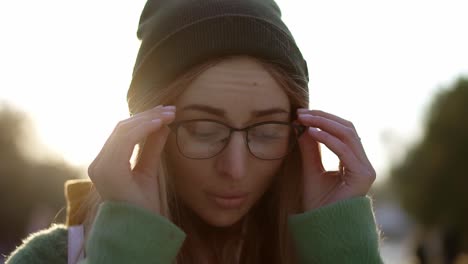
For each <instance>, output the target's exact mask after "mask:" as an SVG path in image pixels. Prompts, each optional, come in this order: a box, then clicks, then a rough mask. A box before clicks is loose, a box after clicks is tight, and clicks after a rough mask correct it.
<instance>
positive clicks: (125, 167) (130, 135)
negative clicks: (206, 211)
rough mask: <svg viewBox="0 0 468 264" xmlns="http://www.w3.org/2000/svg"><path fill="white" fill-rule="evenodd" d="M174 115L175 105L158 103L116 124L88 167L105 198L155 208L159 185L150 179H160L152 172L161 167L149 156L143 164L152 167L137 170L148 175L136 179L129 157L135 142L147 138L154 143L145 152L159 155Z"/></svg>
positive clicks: (156, 157) (150, 143)
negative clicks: (163, 105) (165, 105)
mask: <svg viewBox="0 0 468 264" xmlns="http://www.w3.org/2000/svg"><path fill="white" fill-rule="evenodd" d="M174 119H175V107H174V106H169V107H162V106H158V107H155V108H153V109H150V110H147V111H145V112H142V113H139V114H137V115H135V116H132V117H130V118H128V119H126V120H123V121H121V122H119V123H118V124H117V126H116V127H115V129H114V131H113V132H112V133H111V135H110V136H109V138H108V140H107V141H106V143H105V144H104V146H103V148H102V150H101V151H100V153H99V154H98V156H97V157H96V159H95V160H94V161H93V162H92V163H91V165H90V166H89V168H88V173H89V177H90V178H91V180H92V181H93V182H94V183H95V185H96V188H97V189H98V191H99V193H100V195H101V197H102V198H103V199H110V200H120V201H129V202H133V203H135V204H137V205H140V206H143V207H145V208H149V209H151V208H153V206H152V204H153V203H154V201H155V200H154V197H153V196H154V195H153V194H154V193H155V191H157V190H154V186H156V185H154V184H151V183H153V182H155V181H157V179H156V178H155V177H153V176H155V172H156V171H157V169H158V168H157V166H158V162H157V161H154V162H149V159H148V161H147V162H144V163H143V164H146V165H147V166H149V167H148V168H146V169H144V170H142V171H139V173H138V174H139V175H140V174H141V173H143V174H145V175H142V176H149V177H142V178H141V179H137V178H139V177H136V178H135V177H133V176H135V175H134V172H133V171H132V169H131V166H130V158H131V155H132V154H133V150H134V148H135V145H136V144H138V143H140V142H144V141H145V139H147V138H148V139H149V142H147V145H148V146H149V145H151V146H152V147H151V148H150V147H148V148H147V150H144V152H145V151H146V152H147V153H148V152H149V154H150V155H149V156H152V157H153V158H154V159H159V157H160V153H161V151H162V149H163V146H164V144H165V141H166V138H167V135H168V133H169V132H168V131H169V129H168V128H167V127H166V125H167V124H169V123H171V122H172V121H174ZM150 135H151V136H150ZM150 150H151V151H150ZM140 168H142V166H141V165H140ZM152 186H153V187H152ZM150 194H151V195H150ZM156 208H157V206H156Z"/></svg>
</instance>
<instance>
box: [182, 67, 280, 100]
mask: <svg viewBox="0 0 468 264" xmlns="http://www.w3.org/2000/svg"><path fill="white" fill-rule="evenodd" d="M177 104H178V105H187V104H207V105H215V106H219V107H223V108H226V107H228V108H246V107H255V108H267V107H272V106H276V107H285V108H286V109H288V108H289V100H288V98H287V95H286V93H285V91H284V89H283V88H282V87H281V86H280V85H279V83H278V82H276V80H275V79H274V78H273V77H272V76H271V75H270V73H269V72H268V71H267V70H266V69H265V68H264V67H263V66H262V65H261V64H260V63H258V62H257V61H255V60H253V59H249V58H233V59H228V60H224V61H222V62H220V63H218V64H216V65H214V66H212V67H210V68H209V69H207V70H206V71H204V72H203V73H202V74H200V75H199V76H198V77H197V78H196V79H195V80H194V81H193V82H192V83H191V84H190V85H189V86H188V87H187V89H186V90H185V91H184V93H183V94H182V95H181V97H180V98H179V100H178V102H177Z"/></svg>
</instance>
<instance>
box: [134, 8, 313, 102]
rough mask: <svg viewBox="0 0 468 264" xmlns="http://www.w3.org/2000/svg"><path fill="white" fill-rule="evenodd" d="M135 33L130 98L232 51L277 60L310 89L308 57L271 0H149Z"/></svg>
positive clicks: (165, 83) (163, 84)
mask: <svg viewBox="0 0 468 264" xmlns="http://www.w3.org/2000/svg"><path fill="white" fill-rule="evenodd" d="M137 36H138V38H139V39H140V40H141V46H140V49H139V52H138V56H137V58H136V62H135V67H134V70H133V77H132V81H131V84H130V88H129V91H128V94H127V101H128V103H129V104H131V103H132V100H138V98H141V97H146V96H147V95H149V94H150V92H151V89H155V87H164V86H166V85H168V84H169V83H171V82H172V81H173V80H174V79H176V78H177V76H179V75H180V74H182V73H183V72H185V71H187V70H189V69H190V68H191V67H193V66H195V65H197V64H199V63H202V62H205V61H207V60H209V59H213V58H218V57H222V56H230V55H249V56H252V57H257V58H260V59H264V60H267V61H269V62H272V63H274V64H277V65H279V66H281V67H282V68H283V69H284V70H285V71H286V72H287V73H289V74H290V75H291V76H292V77H293V79H294V80H295V81H296V82H297V83H298V84H299V85H301V86H302V87H304V89H307V83H308V72H307V64H306V61H305V60H304V58H303V57H302V54H301V52H300V50H299V48H298V47H297V45H296V42H295V41H294V38H293V36H292V34H291V32H290V31H289V29H288V28H287V27H286V25H285V24H284V23H283V21H282V20H281V11H280V9H279V7H278V6H277V4H276V3H275V2H274V1H273V0H148V1H147V2H146V5H145V7H144V9H143V12H142V13H141V17H140V22H139V26H138V32H137ZM133 103H135V102H133Z"/></svg>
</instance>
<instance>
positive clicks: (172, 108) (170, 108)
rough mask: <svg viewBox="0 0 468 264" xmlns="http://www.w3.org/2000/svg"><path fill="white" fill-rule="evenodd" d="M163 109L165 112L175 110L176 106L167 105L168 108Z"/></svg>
mask: <svg viewBox="0 0 468 264" xmlns="http://www.w3.org/2000/svg"><path fill="white" fill-rule="evenodd" d="M163 109H164V110H175V109H176V107H175V105H166V106H164V107H163Z"/></svg>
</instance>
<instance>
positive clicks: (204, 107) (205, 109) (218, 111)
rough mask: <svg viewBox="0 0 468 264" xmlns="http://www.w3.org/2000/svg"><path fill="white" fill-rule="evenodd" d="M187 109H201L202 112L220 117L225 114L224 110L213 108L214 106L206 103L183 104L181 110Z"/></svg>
mask: <svg viewBox="0 0 468 264" xmlns="http://www.w3.org/2000/svg"><path fill="white" fill-rule="evenodd" d="M187 110H196V111H202V112H207V113H210V114H213V115H217V116H222V117H224V116H226V111H224V110H223V109H220V108H215V107H212V106H208V105H200V104H191V105H187V106H184V108H182V111H187Z"/></svg>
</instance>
